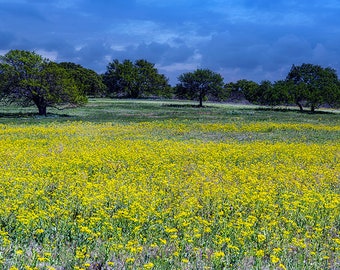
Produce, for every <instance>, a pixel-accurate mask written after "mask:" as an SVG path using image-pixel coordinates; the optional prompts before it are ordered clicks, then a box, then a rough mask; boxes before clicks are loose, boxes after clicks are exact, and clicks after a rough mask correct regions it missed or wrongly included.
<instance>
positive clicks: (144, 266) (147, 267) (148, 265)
mask: <svg viewBox="0 0 340 270" xmlns="http://www.w3.org/2000/svg"><path fill="white" fill-rule="evenodd" d="M153 267H154V264H153V263H152V262H149V263H146V264H144V265H143V268H144V269H152V268H153Z"/></svg>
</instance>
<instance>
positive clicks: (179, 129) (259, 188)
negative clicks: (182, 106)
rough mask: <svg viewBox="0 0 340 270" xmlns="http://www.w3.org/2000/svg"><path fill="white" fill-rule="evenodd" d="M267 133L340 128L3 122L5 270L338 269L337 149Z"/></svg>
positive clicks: (1, 247)
mask: <svg viewBox="0 0 340 270" xmlns="http://www.w3.org/2000/svg"><path fill="white" fill-rule="evenodd" d="M273 130H274V131H277V132H285V131H296V132H299V131H305V130H313V131H315V132H318V131H320V132H323V131H326V132H335V133H337V134H338V133H339V131H340V127H339V126H327V125H312V124H302V125H300V124H299V125H298V124H286V123H285V124H280V123H262V122H258V123H250V124H245V123H239V124H225V123H220V124H219V123H214V124H204V123H197V122H195V123H190V122H189V121H188V122H179V123H176V122H175V121H162V122H161V121H160V122H157V121H156V122H144V123H133V124H112V123H103V124H94V123H84V122H69V123H51V124H40V125H33V124H26V125H9V124H8V125H1V124H0V139H1V144H0V175H1V182H0V198H1V207H0V268H2V269H25V267H26V268H27V269H36V268H37V269H59V268H58V267H66V269H87V268H91V267H95V266H98V267H102V268H104V267H106V268H107V269H114V268H115V266H117V267H118V268H119V269H121V268H122V267H124V268H131V269H132V268H139V269H143V268H144V269H152V268H155V269H170V268H190V269H195V268H196V267H199V268H200V269H222V268H226V269H228V268H230V269H237V268H240V269H244V267H249V268H251V267H255V266H257V267H262V266H263V267H267V268H268V267H279V269H286V268H287V269H295V268H300V269H302V268H304V269H327V268H331V267H333V269H335V268H337V267H340V184H339V177H340V139H333V140H330V141H323V142H320V143H318V142H305V141H304V140H301V141H299V138H298V137H295V138H294V139H292V140H290V141H289V140H288V141H287V140H278V139H277V138H279V137H276V140H274V141H272V140H270V139H268V140H266V139H263V137H256V134H260V133H265V132H272V131H273ZM230 132H231V133H234V134H236V135H237V134H242V133H249V134H250V133H251V134H252V136H254V139H248V140H242V138H241V137H240V136H238V135H237V136H236V135H235V136H234V137H230V138H229V137H226V138H222V139H220V138H216V136H215V137H214V134H215V135H216V134H224V133H225V134H227V133H230ZM197 134H199V136H198V135H197ZM247 136H248V135H247ZM97 269H99V268H97Z"/></svg>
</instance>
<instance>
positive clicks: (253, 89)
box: [235, 79, 261, 103]
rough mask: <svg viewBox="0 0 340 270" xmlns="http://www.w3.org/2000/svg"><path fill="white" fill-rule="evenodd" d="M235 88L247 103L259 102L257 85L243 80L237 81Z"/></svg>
mask: <svg viewBox="0 0 340 270" xmlns="http://www.w3.org/2000/svg"><path fill="white" fill-rule="evenodd" d="M235 87H236V89H238V91H239V92H241V93H243V95H244V97H245V99H246V100H248V101H249V102H252V103H258V102H259V100H260V96H261V94H260V89H259V85H258V83H256V82H253V81H248V80H244V79H243V80H239V81H237V82H236V85H235Z"/></svg>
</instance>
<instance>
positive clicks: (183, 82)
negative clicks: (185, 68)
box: [175, 69, 226, 107]
mask: <svg viewBox="0 0 340 270" xmlns="http://www.w3.org/2000/svg"><path fill="white" fill-rule="evenodd" d="M178 80H179V84H177V86H176V90H175V94H176V96H178V97H181V98H183V97H186V98H188V99H195V100H198V101H199V106H200V107H202V106H203V100H204V99H206V98H208V97H214V98H218V99H223V98H225V97H226V91H225V89H224V83H223V78H222V76H221V75H220V74H218V73H215V72H213V71H211V70H209V69H197V70H196V71H194V72H188V73H184V74H182V75H180V76H179V77H178Z"/></svg>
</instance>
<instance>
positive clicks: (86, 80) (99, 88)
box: [59, 62, 106, 97]
mask: <svg viewBox="0 0 340 270" xmlns="http://www.w3.org/2000/svg"><path fill="white" fill-rule="evenodd" d="M59 65H60V66H61V67H63V68H64V69H66V70H67V72H68V74H69V75H70V76H71V77H72V78H73V80H74V81H75V83H76V85H77V88H78V89H79V90H80V91H81V92H82V93H84V94H85V95H87V96H91V97H103V96H105V94H106V86H105V84H104V83H103V80H102V78H101V76H100V75H98V74H97V73H96V72H95V71H93V70H91V69H87V68H84V67H82V66H81V65H77V64H74V63H70V62H62V63H60V64H59Z"/></svg>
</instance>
